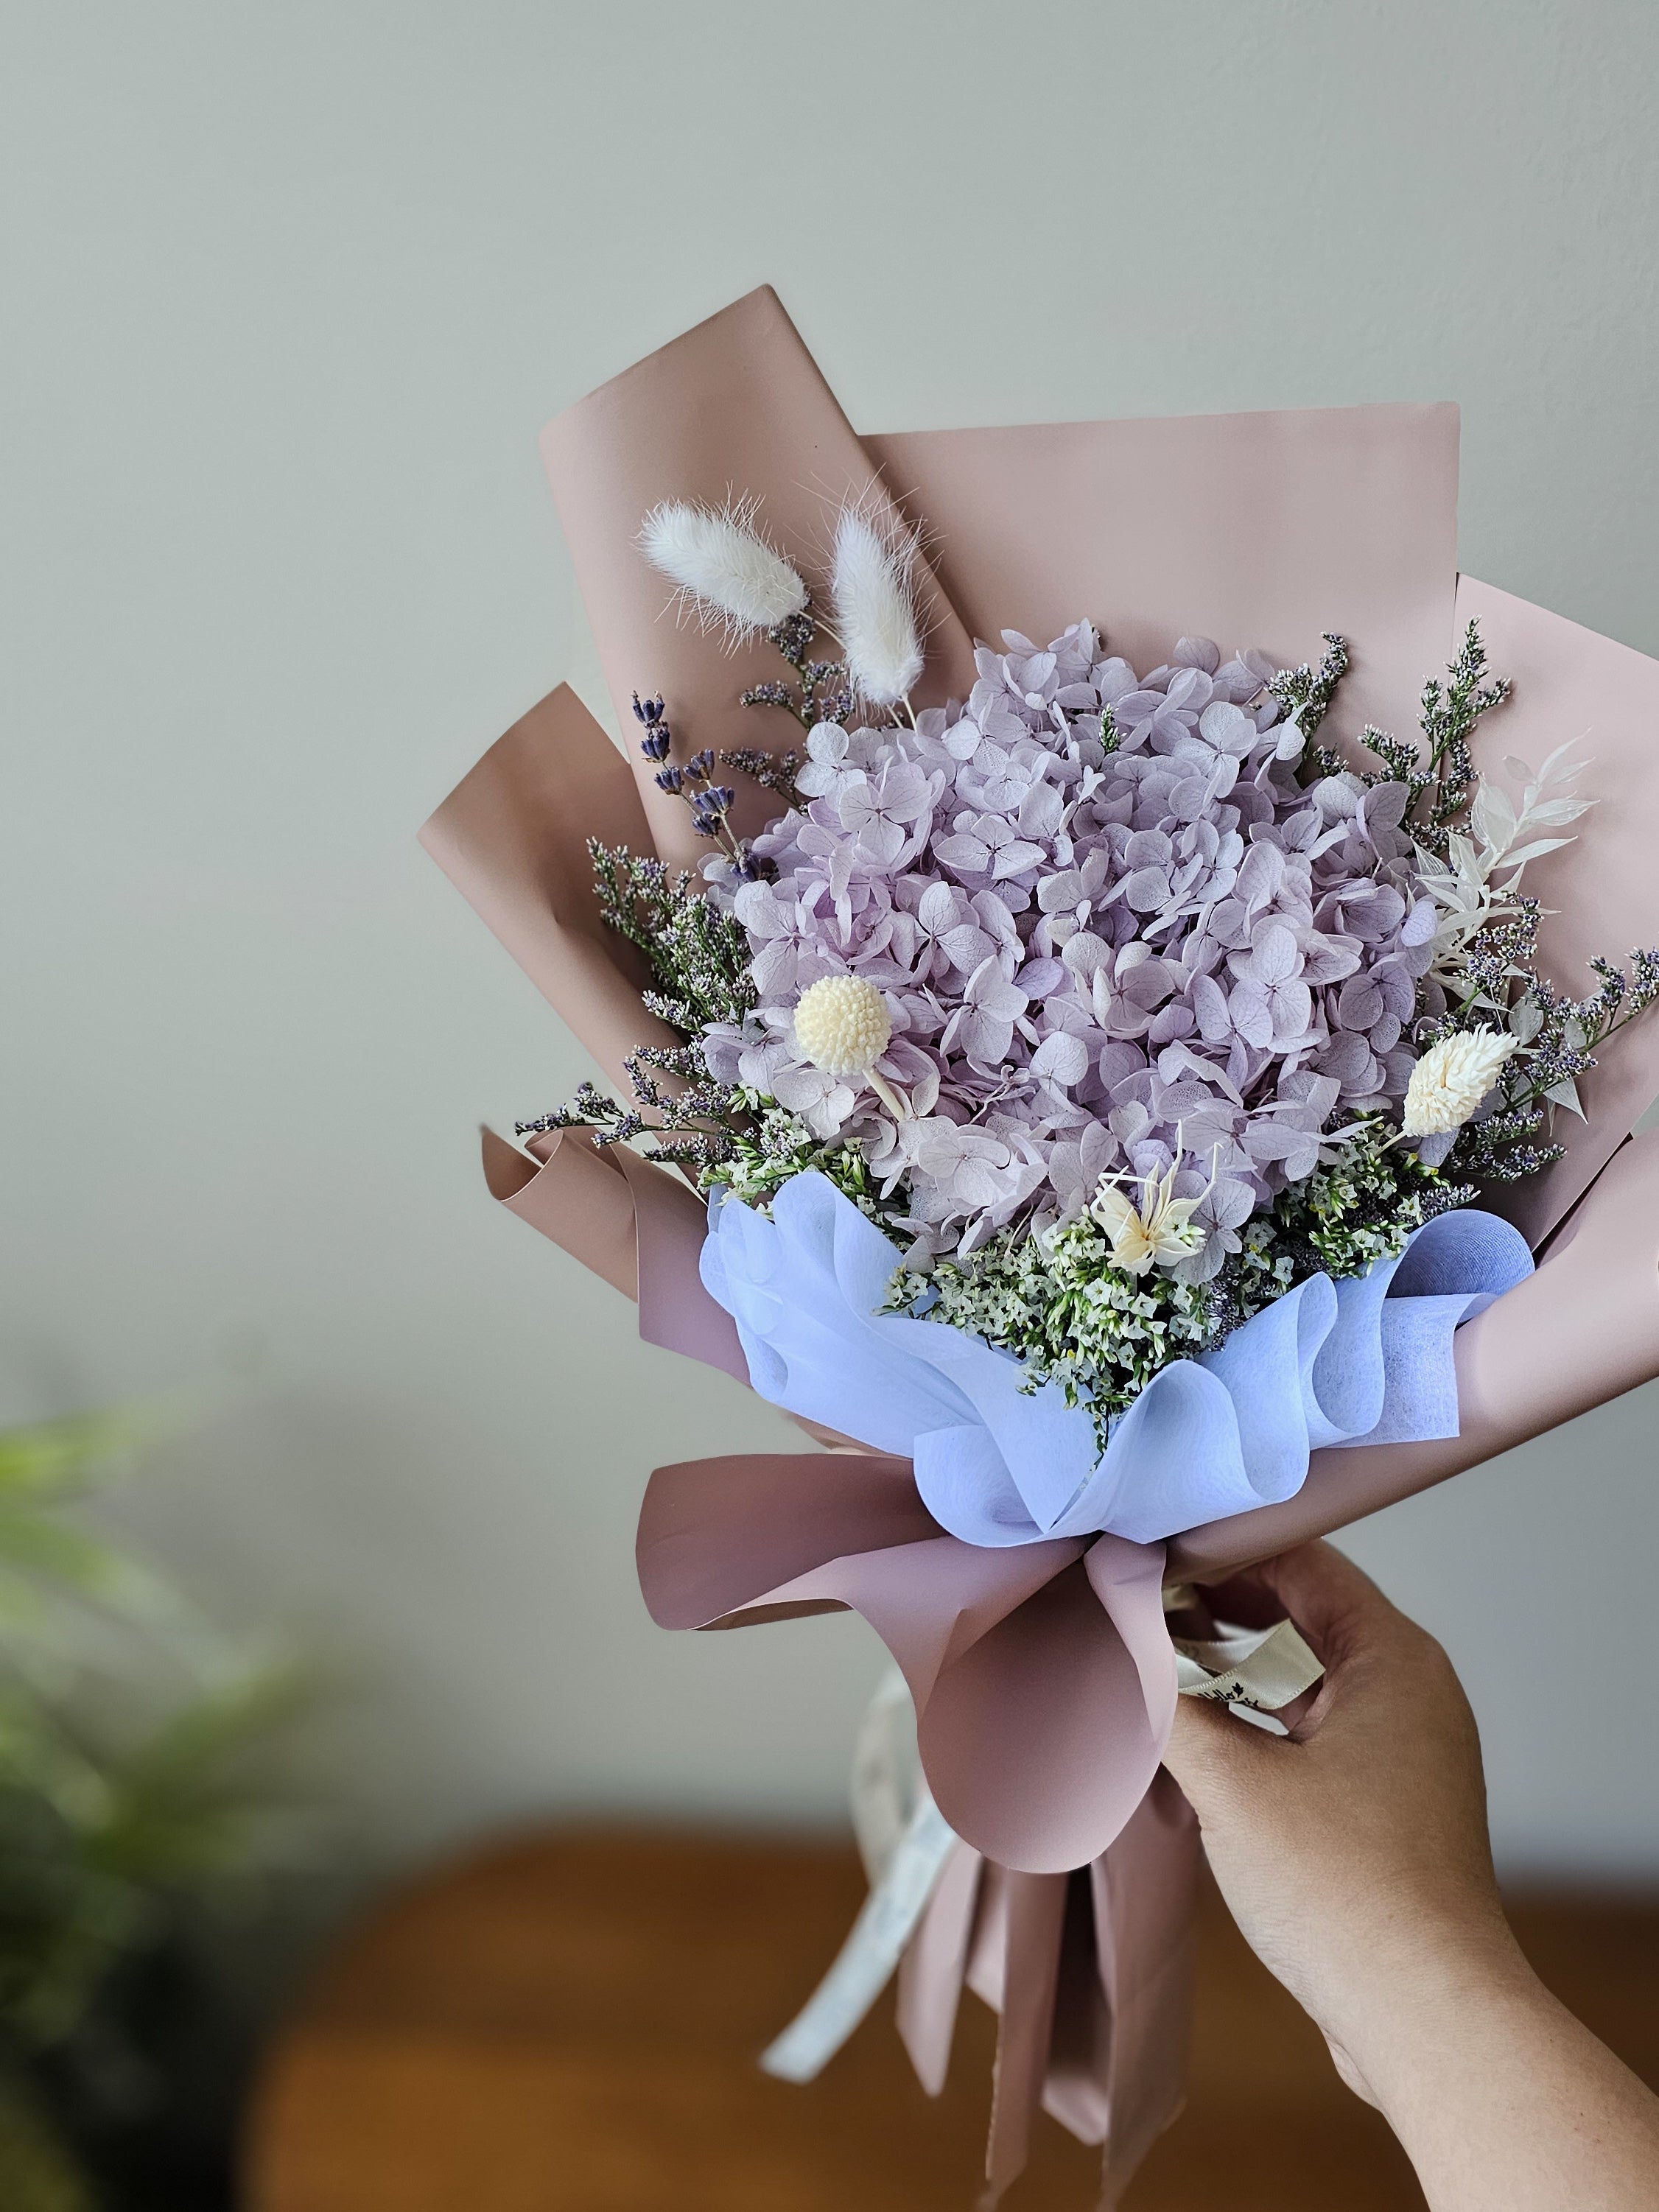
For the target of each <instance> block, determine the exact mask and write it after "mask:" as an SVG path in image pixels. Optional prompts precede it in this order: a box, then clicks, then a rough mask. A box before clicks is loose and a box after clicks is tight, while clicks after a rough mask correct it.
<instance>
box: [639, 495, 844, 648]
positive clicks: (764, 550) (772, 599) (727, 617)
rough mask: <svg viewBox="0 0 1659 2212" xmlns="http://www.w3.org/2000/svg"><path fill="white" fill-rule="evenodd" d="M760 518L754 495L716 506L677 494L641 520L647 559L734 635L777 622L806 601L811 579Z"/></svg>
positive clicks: (644, 550)
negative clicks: (758, 523)
mask: <svg viewBox="0 0 1659 2212" xmlns="http://www.w3.org/2000/svg"><path fill="white" fill-rule="evenodd" d="M754 520H755V503H754V501H744V502H742V503H740V504H739V505H738V506H735V507H723V508H719V509H716V508H714V507H692V506H690V504H688V502H687V501H684V500H678V499H670V500H665V501H663V503H662V505H661V506H660V507H653V508H652V510H651V512H650V513H649V514H647V516H646V518H645V520H644V522H643V523H642V524H641V526H640V545H641V550H643V552H644V554H645V556H646V558H647V561H649V562H651V564H652V566H653V568H660V569H661V571H662V573H663V574H664V575H665V576H666V577H667V578H668V579H669V580H670V581H671V582H672V583H676V584H678V586H679V587H680V589H681V590H682V591H683V592H685V593H686V594H687V595H688V597H689V598H690V599H693V600H695V601H696V603H697V605H699V606H700V607H702V609H703V610H704V611H705V612H707V613H710V614H714V615H717V616H719V617H720V619H721V621H723V622H724V623H725V624H726V628H727V629H728V630H730V631H731V633H732V635H733V636H741V635H744V633H746V632H748V631H750V630H757V629H775V627H776V625H777V624H778V623H781V622H787V621H788V619H789V617H790V616H791V615H798V614H799V613H800V611H801V610H802V609H803V608H804V607H805V605H806V586H805V584H804V583H803V582H802V580H801V579H800V577H799V576H798V575H797V574H796V573H795V571H794V570H793V568H791V567H790V565H789V563H788V562H787V561H786V560H785V559H784V557H783V556H782V555H781V553H776V552H774V550H772V548H771V547H770V546H769V544H767V543H766V540H765V539H764V538H762V537H761V536H760V534H759V533H758V532H757V531H756V530H755V528H754V527H753V525H754Z"/></svg>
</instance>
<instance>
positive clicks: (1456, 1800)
mask: <svg viewBox="0 0 1659 2212" xmlns="http://www.w3.org/2000/svg"><path fill="white" fill-rule="evenodd" d="M1206 1595H1207V1596H1208V1597H1209V1598H1210V1599H1211V1601H1212V1603H1213V1606H1214V1608H1215V1610H1216V1612H1217V1613H1218V1614H1220V1615H1222V1616H1223V1617H1225V1618H1226V1619H1228V1620H1237V1621H1239V1622H1241V1623H1242V1624H1243V1625H1244V1626H1256V1627H1265V1626H1267V1625H1268V1624H1269V1623H1270V1622H1272V1621H1274V1620H1282V1619H1284V1618H1285V1616H1286V1615H1288V1616H1289V1618H1290V1619H1291V1620H1293V1621H1294V1622H1295V1624H1296V1626H1297V1628H1298V1629H1299V1630H1300V1631H1301V1632H1302V1634H1303V1636H1304V1638H1306V1640H1307V1641H1308V1643H1309V1644H1310V1645H1311V1646H1312V1647H1313V1650H1314V1651H1315V1652H1316V1655H1317V1656H1318V1657H1319V1658H1320V1659H1321V1660H1322V1662H1323V1663H1324V1666H1325V1670H1326V1672H1325V1678H1324V1680H1323V1682H1322V1685H1321V1686H1320V1689H1319V1691H1318V1693H1317V1695H1316V1697H1315V1699H1314V1700H1313V1702H1312V1704H1311V1705H1309V1706H1308V1707H1307V1708H1306V1709H1305V1711H1302V1712H1301V1714H1300V1717H1298V1718H1297V1719H1296V1720H1295V1721H1294V1723H1293V1724H1292V1726H1291V1729H1290V1732H1289V1735H1288V1736H1285V1735H1273V1734H1269V1733H1267V1731H1265V1730H1263V1729H1260V1728H1258V1727H1255V1726H1254V1725H1252V1724H1251V1723H1249V1722H1248V1721H1243V1720H1239V1719H1237V1718H1236V1717H1234V1716H1233V1715H1232V1714H1231V1713H1230V1712H1229V1711H1227V1709H1226V1708H1225V1706H1224V1705H1212V1704H1206V1703H1204V1702H1201V1701H1199V1700H1195V1699H1190V1698H1182V1699H1181V1700H1180V1703H1179V1709H1178V1711H1177V1713H1176V1723H1175V1729H1174V1732H1173V1734H1172V1735H1171V1737H1170V1745H1169V1748H1168V1751H1167V1752H1166V1753H1165V1762H1164V1763H1165V1764H1166V1765H1167V1766H1168V1767H1169V1769H1170V1772H1171V1773H1172V1774H1173V1775H1174V1776H1175V1778H1176V1781H1177V1782H1178V1783H1179V1784H1181V1787H1182V1790H1184V1791H1185V1793H1186V1795H1187V1796H1188V1799H1189V1800H1190V1801H1191V1802H1192V1804H1193V1806H1194V1808H1195V1810H1196V1811H1197V1814H1198V1817H1199V1820H1200V1825H1201V1826H1202V1828H1203V1832H1204V1844H1205V1850H1206V1854H1207V1856H1208V1858H1209V1861H1210V1865H1211V1867H1212V1870H1213V1872H1214V1874H1215V1876H1216V1879H1217V1881H1218V1883H1219V1884H1220V1887H1221V1891H1222V1894H1223V1895H1224V1896H1225V1899H1226V1900H1227V1904H1228V1905H1229V1907H1230V1909H1231V1912H1232V1914H1233V1917H1234V1918H1235V1919H1236V1920H1237V1923H1238V1925H1239V1927H1240V1929H1241V1930H1242V1931H1243V1935H1244V1936H1245V1938H1246V1940H1247V1941H1248V1942H1249V1945H1250V1947H1251V1948H1252V1949H1253V1950H1254V1951H1255V1953H1256V1954H1257V1956H1258V1957H1259V1958H1261V1960H1262V1961H1263V1962H1264V1964H1265V1965H1266V1966H1268V1967H1269V1968H1270V1969H1271V1971H1272V1972H1273V1973H1274V1974H1276V1975H1277V1976H1278V1978H1279V1980H1280V1981H1281V1982H1283V1983H1284V1984H1285V1987H1286V1988H1287V1989H1288V1990H1290V1991H1291V1994H1292V1995H1293V1996H1295V1997H1296V1998H1297V2000H1298V2001H1299V2002H1300V2003H1301V2004H1302V2005H1303V2007H1304V2009H1305V2010H1306V2011H1307V2012H1308V2013H1309V2014H1310V2015H1311V2016H1312V2017H1313V2019H1314V2020H1315V2021H1316V2022H1317V2024H1318V2025H1319V2027H1321V2028H1322V2030H1323V2032H1324V2034H1325V2039H1326V2040H1327V2042H1328V2044H1329V2045H1330V2048H1331V2052H1332V2055H1333V2057H1334V2059H1335V2061H1336V2063H1337V2066H1338V2069H1339V2070H1340V2073H1341V2074H1342V2076H1343V2078H1344V2080H1345V2081H1347V2083H1348V2084H1349V2086H1350V2087H1352V2088H1353V2089H1355V2090H1357V2091H1358V2093H1359V2094H1360V2095H1361V2096H1363V2097H1365V2098H1366V2099H1368V2100H1369V2101H1370V2102H1371V2103H1373V2104H1375V2105H1377V2106H1381V2108H1382V2109H1383V2112H1385V2113H1386V2114H1387V2116H1388V2118H1389V2122H1390V2124H1391V2125H1392V2126H1393V2127H1394V2129H1395V2133H1396V2134H1397V2135H1398V2136H1400V2138H1401V2142H1403V2143H1404V2145H1405V2147H1406V2149H1407V2153H1408V2154H1409V2155H1410V2157H1411V2159H1412V2160H1413V2165H1414V2166H1416V2168H1417V2172H1418V2176H1419V2180H1420V2181H1421V2182H1422V2185H1423V2187H1424V2191H1425V2194H1426V2196H1427V2197H1428V2200H1429V2203H1430V2204H1431V2206H1432V2207H1434V2208H1436V2212H1560V2208H1561V2207H1563V2206H1565V2205H1569V2204H1570V2205H1571V2206H1572V2207H1573V2208H1574V2212H1638V2209H1639V2208H1644V2207H1647V2208H1650V2207H1651V2206H1653V2205H1654V2204H1656V2203H1659V2100H1656V2099H1655V2098H1654V2097H1653V2096H1652V2095H1651V2094H1650V2092H1649V2091H1648V2090H1646V2089H1645V2088H1644V2087H1643V2086H1642V2084H1641V2083H1640V2082H1639V2081H1637V2080H1636V2078H1635V2077H1634V2075H1632V2074H1630V2073H1629V2072H1628V2071H1627V2070H1626V2068H1625V2067H1623V2066H1622V2065H1621V2064H1620V2062H1619V2061H1618V2060H1617V2059H1616V2058H1614V2057H1613V2054H1612V2053H1611V2052H1610V2051H1607V2049H1606V2048H1605V2047H1604V2046H1603V2045H1601V2044H1600V2043H1598V2042H1597V2041H1596V2039H1595V2037H1594V2036H1592V2035H1591V2034H1590V2033H1589V2030H1588V2029H1587V2028H1585V2027H1583V2025H1582V2023H1580V2022H1579V2021H1576V2020H1575V2019H1573V2017H1572V2015H1571V2014H1570V2013H1568V2012H1566V2011H1565V2008H1563V2007H1562V2006H1560V2005H1559V2004H1558V2003H1557V2002H1556V2001H1555V1999H1554V1998H1553V1997H1552V1996H1550V1995H1549V1993H1548V1991H1547V1990H1545V1989H1544V1988H1543V1986H1542V1984H1541V1983H1540V1982H1539V1981H1538V1979H1537V1978H1536V1977H1535V1976H1534V1973H1533V1972H1532V1970H1531V1968H1530V1967H1529V1966H1528V1965H1527V1963H1526V1961H1525V1960H1524V1959H1523V1958H1522V1954H1521V1951H1520V1948H1519V1947H1518V1946H1517V1944H1516V1942H1515V1939H1514V1937H1513V1936H1512V1935H1511V1933H1510V1929H1509V1925H1508V1923H1507V1922H1506V1921H1505V1919H1504V1911H1503V1906H1502V1904H1501V1902H1500V1900H1499V1897H1498V1884H1497V1881H1496V1878H1495V1876H1494V1874H1493V1870H1492V1850H1491V1845H1490V1843H1489V1841H1488V1838H1487V1832H1486V1786H1485V1782H1484V1778H1483V1776H1482V1772H1481V1765H1480V1738H1479V1735H1478V1733H1477V1731H1476V1729H1475V1723H1474V1714H1473V1713H1472V1712H1471V1711H1470V1709H1469V1703H1468V1699H1467V1698H1466V1697H1465V1696H1464V1694H1463V1690H1462V1685H1461V1684H1460V1683H1459V1681H1458V1680H1457V1677H1456V1674H1455V1673H1454V1672H1453V1669H1452V1666H1451V1662H1450V1661H1449V1659H1448V1658H1447V1656H1446V1655H1445V1653H1444V1651H1443V1650H1442V1649H1441V1648H1440V1646H1439V1644H1437V1643H1436V1642H1435V1640H1434V1638H1432V1637H1431V1636H1430V1635H1429V1634H1428V1633H1427V1632H1426V1631H1425V1630H1423V1629H1421V1628H1419V1627H1418V1626H1416V1624H1415V1623H1414V1622H1413V1621H1410V1620H1407V1618H1406V1616H1405V1615H1404V1614H1403V1613H1401V1612H1400V1611H1398V1609H1397V1608H1396V1607H1394V1606H1392V1605H1391V1604H1390V1603H1389V1601H1388V1599H1387V1598H1385V1597H1384V1596H1383V1593H1382V1592H1381V1590H1379V1589H1377V1588H1376V1584H1375V1583H1372V1582H1370V1580H1369V1579H1368V1577H1366V1576H1364V1575H1363V1574H1362V1573H1361V1572H1360V1571H1359V1569H1358V1567H1356V1566H1355V1565H1353V1564H1352V1561H1350V1560H1348V1559H1345V1558H1344V1557H1343V1555H1342V1554H1341V1553H1340V1552H1338V1551H1335V1550H1334V1549H1333V1547H1331V1546H1330V1545H1328V1544H1322V1543H1320V1544H1309V1545H1306V1546H1304V1547H1303V1548H1301V1549H1300V1550H1298V1551H1295V1552H1289V1553H1285V1555H1284V1556H1283V1557H1282V1558H1280V1559H1272V1560H1268V1561H1267V1562H1266V1563H1265V1564H1264V1565H1261V1566H1259V1567H1255V1568H1253V1569H1251V1570H1249V1571H1248V1572H1247V1573H1246V1574H1244V1575H1243V1576H1240V1577H1237V1579H1236V1580H1235V1581H1233V1582H1231V1583H1227V1584H1225V1585H1224V1586H1222V1587H1220V1588H1219V1589H1216V1590H1213V1591H1211V1592H1208V1593H1206ZM1291 1710H1292V1711H1295V1710H1296V1709H1294V1708H1292V1709H1291Z"/></svg>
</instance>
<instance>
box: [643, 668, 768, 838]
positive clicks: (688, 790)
mask: <svg viewBox="0 0 1659 2212" xmlns="http://www.w3.org/2000/svg"><path fill="white" fill-rule="evenodd" d="M634 713H635V718H636V720H638V721H639V722H640V723H641V726H643V728H644V731H645V735H644V736H643V737H642V738H641V740H640V750H641V752H642V753H643V754H644V755H645V757H646V758H647V760H648V761H655V762H657V763H659V766H658V769H657V773H656V777H655V781H656V785H657V788H658V789H659V791H665V792H667V793H669V794H670V795H671V797H672V798H675V799H684V801H685V803H686V805H688V806H689V807H690V810H691V826H692V828H693V829H696V833H697V835H698V836H700V837H708V838H711V839H713V840H714V842H715V843H716V844H719V845H720V846H722V847H723V848H725V851H726V857H727V859H728V860H732V862H733V863H735V865H736V866H737V867H738V871H739V872H740V873H744V874H752V873H754V872H755V871H754V869H753V868H752V866H750V861H751V855H750V851H749V846H748V841H747V840H746V839H744V838H742V837H740V836H738V833H737V831H736V830H735V829H733V828H732V823H731V821H730V819H729V816H730V811H731V809H732V806H733V805H735V803H736V800H737V796H738V794H737V793H736V792H735V791H734V790H733V789H732V787H731V785H730V784H727V783H716V782H715V781H714V754H713V753H712V752H711V751H709V750H708V749H707V748H705V749H704V750H702V752H697V753H693V754H692V756H691V757H690V760H688V761H684V762H682V763H675V762H673V761H672V760H671V758H670V754H671V750H672V748H673V741H674V739H673V732H672V731H671V729H670V727H669V726H668V721H667V717H666V710H665V707H664V705H663V702H662V698H661V696H660V695H659V696H657V697H655V698H653V699H641V696H640V695H639V693H638V692H637V691H636V692H635V694H634Z"/></svg>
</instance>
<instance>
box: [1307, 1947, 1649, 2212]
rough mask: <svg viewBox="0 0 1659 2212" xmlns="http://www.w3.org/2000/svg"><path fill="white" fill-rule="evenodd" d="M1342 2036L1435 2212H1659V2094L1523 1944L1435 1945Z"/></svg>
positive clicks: (1396, 1978) (1397, 1976)
mask: <svg viewBox="0 0 1659 2212" xmlns="http://www.w3.org/2000/svg"><path fill="white" fill-rule="evenodd" d="M1375 1994H1376V1993H1375V1992H1373V2002H1372V2005H1371V2007H1370V2010H1369V2012H1368V2021H1369V2025H1368V2026H1367V2027H1364V2028H1358V2027H1356V2028H1353V2029H1348V2028H1346V2024H1345V2027H1344V2029H1343V2030H1341V2031H1340V2033H1341V2035H1342V2040H1343V2042H1344V2045H1345V2047H1346V2049H1347V2050H1348V2051H1349V2054H1350V2056H1351V2057H1352V2059H1353V2061H1354V2063H1356V2065H1357V2066H1358V2069H1359V2070H1360V2071H1361V2072H1362V2073H1363V2074H1364V2076H1365V2079H1366V2081H1367V2082H1368V2083H1369V2085H1370V2088H1371V2090H1372V2092H1373V2093H1374V2095H1375V2097H1376V2102H1377V2103H1378V2105H1379V2106H1381V2108H1382V2110H1383V2112H1384V2114H1385V2115H1386V2117H1387V2118H1388V2120H1389V2124H1390V2125H1391V2126H1392V2128H1393V2129H1394V2130H1395V2134H1396V2135H1397V2136H1399V2137H1400V2140H1401V2143H1402V2144H1403V2145H1404V2147H1405V2148H1406V2151H1407V2154H1408V2155H1409V2156H1410V2158H1411V2160H1412V2163H1413V2166H1415V2168H1416V2169H1417V2174H1418V2179H1419V2181H1420V2182H1421V2184H1422V2185H1423V2191H1424V2194H1425V2197H1427V2199H1428V2202H1429V2204H1430V2206H1431V2208H1432V2212H1566V2208H1569V2207H1570V2208H1571V2212H1651V2208H1652V2207H1653V2206H1654V2205H1656V2204H1659V2098H1656V2097H1655V2096H1654V2095H1653V2094H1652V2093H1651V2092H1650V2091H1649V2090H1648V2089H1646V2088H1644V2087H1643V2085H1642V2084H1641V2082H1639V2081H1638V2080H1637V2079H1636V2076H1635V2075H1633V2074H1632V2073H1631V2072H1630V2070H1629V2069H1628V2068H1626V2067H1625V2066H1623V2065H1622V2064H1620V2061H1619V2060H1618V2059H1616V2058H1615V2057H1613V2053H1612V2052H1611V2051H1608V2050H1607V2048H1606V2047H1605V2045H1602V2044H1601V2043H1599V2042H1597V2040H1596V2039H1595V2037H1594V2036H1593V2035H1592V2034H1591V2033H1589V2030H1588V2028H1586V2027H1583V2025H1582V2024H1581V2023H1580V2022H1579V2021H1577V2020H1575V2019H1574V2018H1573V2017H1572V2015H1571V2013H1569V2012H1567V2011H1566V2010H1565V2008H1564V2007H1563V2006H1561V2005H1560V2004H1559V2003H1558V2002H1556V2000H1555V1999H1554V1998H1553V1996H1551V1995H1550V1994H1549V1992H1548V1990H1546V1989H1545V1988H1544V1986H1543V1984H1541V1982H1540V1981H1539V1979H1538V1978H1537V1976H1536V1975H1535V1974H1534V1972H1533V1971H1532V1969H1531V1967H1530V1966H1528V1964H1527V1963H1526V1960H1524V1959H1523V1958H1522V1955H1521V1953H1520V1951H1519V1949H1518V1948H1517V1947H1516V1945H1515V1943H1514V1942H1513V1939H1512V1938H1510V1937H1508V1936H1506V1935H1504V1936H1498V1935H1495V1934H1493V1933H1492V1932H1491V1931H1488V1930H1482V1931H1480V1933H1479V1934H1478V1935H1476V1936H1470V1937H1468V1939H1467V1940H1464V1941H1462V1942H1448V1941H1446V1940H1444V1939H1443V1938H1441V1939H1437V1941H1436V1942H1434V1943H1432V1944H1428V1945H1425V1946H1424V1947H1423V1948H1422V1949H1421V1950H1420V1952H1419V1954H1418V1956H1417V1958H1416V1960H1413V1962H1411V1964H1410V1966H1409V1968H1408V1969H1407V1970H1405V1971H1402V1972H1399V1973H1398V1974H1397V1975H1396V1976H1395V1978H1394V1987H1393V1989H1392V1991H1391V1992H1390V1995H1391V1998H1392V2001H1391V2002H1388V2003H1385V2004H1383V2005H1382V2006H1380V2007H1379V2006H1377V2005H1376V2003H1375Z"/></svg>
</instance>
